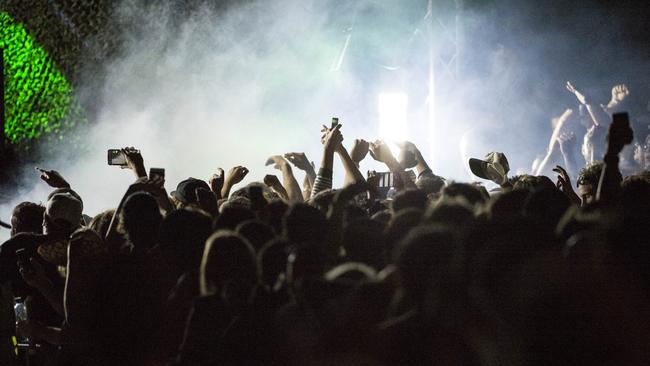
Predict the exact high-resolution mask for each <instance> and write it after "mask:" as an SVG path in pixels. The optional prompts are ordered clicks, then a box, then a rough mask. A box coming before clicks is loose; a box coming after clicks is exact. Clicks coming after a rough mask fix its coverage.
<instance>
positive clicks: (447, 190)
mask: <svg viewBox="0 0 650 366" xmlns="http://www.w3.org/2000/svg"><path fill="white" fill-rule="evenodd" d="M442 196H443V197H451V198H454V197H462V198H464V199H465V200H467V202H469V204H470V205H477V204H483V203H485V202H486V201H487V200H488V198H489V197H488V196H487V194H486V193H485V192H483V190H481V189H479V187H477V186H475V185H473V184H469V183H456V182H454V183H451V184H449V185H448V186H446V187H444V188H443V189H442Z"/></svg>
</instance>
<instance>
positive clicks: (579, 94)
mask: <svg viewBox="0 0 650 366" xmlns="http://www.w3.org/2000/svg"><path fill="white" fill-rule="evenodd" d="M566 90H568V91H570V92H571V93H573V95H575V96H576V98H577V99H578V102H580V104H587V98H586V97H585V95H584V94H582V92H580V91H579V90H578V89H576V87H575V86H573V84H571V82H570V81H567V82H566Z"/></svg>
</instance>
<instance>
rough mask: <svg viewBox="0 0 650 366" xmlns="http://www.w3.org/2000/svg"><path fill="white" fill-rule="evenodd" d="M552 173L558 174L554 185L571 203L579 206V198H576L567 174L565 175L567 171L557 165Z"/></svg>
mask: <svg viewBox="0 0 650 366" xmlns="http://www.w3.org/2000/svg"><path fill="white" fill-rule="evenodd" d="M553 171H554V172H556V173H557V174H558V176H557V182H556V183H555V185H556V186H557V187H558V188H559V189H560V190H561V191H562V192H563V193H564V194H565V195H566V196H567V197H568V198H569V200H570V201H571V202H572V203H574V204H577V205H580V202H581V200H580V197H578V195H577V194H576V192H575V191H574V190H573V186H572V185H571V177H569V173H567V171H566V170H565V169H564V168H562V167H561V166H559V165H557V166H555V168H553Z"/></svg>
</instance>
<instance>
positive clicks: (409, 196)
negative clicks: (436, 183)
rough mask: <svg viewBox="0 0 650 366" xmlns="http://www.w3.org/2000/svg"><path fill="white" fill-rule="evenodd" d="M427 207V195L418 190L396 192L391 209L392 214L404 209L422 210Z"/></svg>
mask: <svg viewBox="0 0 650 366" xmlns="http://www.w3.org/2000/svg"><path fill="white" fill-rule="evenodd" d="M426 205H427V194H426V193H424V192H423V191H421V190H419V189H407V190H404V191H401V192H398V193H397V194H396V195H395V198H393V203H392V205H391V209H392V211H393V212H394V213H397V212H400V211H401V210H403V209H406V208H415V209H418V210H424V208H425V207H426Z"/></svg>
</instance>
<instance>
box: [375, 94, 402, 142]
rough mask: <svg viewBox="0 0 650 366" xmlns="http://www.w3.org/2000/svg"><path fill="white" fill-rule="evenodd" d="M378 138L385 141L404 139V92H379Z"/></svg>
mask: <svg viewBox="0 0 650 366" xmlns="http://www.w3.org/2000/svg"><path fill="white" fill-rule="evenodd" d="M378 100H379V138H380V139H382V140H384V141H386V142H399V141H404V140H406V119H407V116H408V96H407V95H406V94H405V93H380V94H379V98H378Z"/></svg>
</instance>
